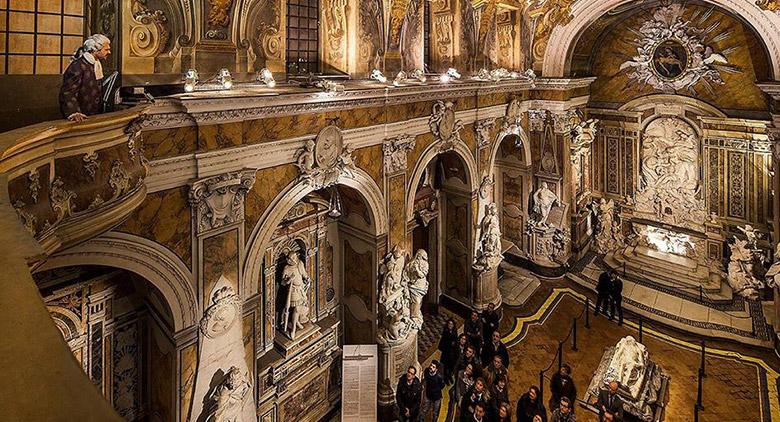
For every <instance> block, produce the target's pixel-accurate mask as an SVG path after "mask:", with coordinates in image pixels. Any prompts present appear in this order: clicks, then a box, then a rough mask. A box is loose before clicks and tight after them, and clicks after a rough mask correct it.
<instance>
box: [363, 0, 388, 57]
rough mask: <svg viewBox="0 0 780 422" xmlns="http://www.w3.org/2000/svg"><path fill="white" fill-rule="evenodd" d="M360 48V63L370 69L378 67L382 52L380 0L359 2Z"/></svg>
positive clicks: (382, 12)
mask: <svg viewBox="0 0 780 422" xmlns="http://www.w3.org/2000/svg"><path fill="white" fill-rule="evenodd" d="M359 7H360V27H361V31H360V34H361V35H360V49H359V52H358V54H359V57H360V63H361V65H363V64H365V65H366V66H367V67H368V69H366V71H370V70H371V69H376V68H379V61H380V59H381V57H382V55H383V54H384V50H385V45H384V39H385V38H384V36H383V34H384V24H383V22H384V9H383V7H382V2H381V1H380V0H365V1H361V2H360V5H359Z"/></svg>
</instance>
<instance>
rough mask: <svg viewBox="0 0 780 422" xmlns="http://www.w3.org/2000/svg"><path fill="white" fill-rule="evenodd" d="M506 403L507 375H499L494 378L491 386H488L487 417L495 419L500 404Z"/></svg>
mask: <svg viewBox="0 0 780 422" xmlns="http://www.w3.org/2000/svg"><path fill="white" fill-rule="evenodd" d="M506 403H509V387H508V386H507V377H506V376H505V375H501V376H499V377H498V378H496V380H495V381H494V382H493V386H492V387H490V409H489V410H488V414H489V415H490V418H489V419H490V420H497V419H498V414H499V410H500V408H501V405H502V404H506Z"/></svg>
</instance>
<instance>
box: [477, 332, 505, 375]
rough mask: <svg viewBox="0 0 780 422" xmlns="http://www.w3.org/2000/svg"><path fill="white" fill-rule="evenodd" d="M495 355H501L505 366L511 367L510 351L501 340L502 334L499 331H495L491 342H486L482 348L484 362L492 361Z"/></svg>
mask: <svg viewBox="0 0 780 422" xmlns="http://www.w3.org/2000/svg"><path fill="white" fill-rule="evenodd" d="M493 356H500V357H501V360H503V361H504V366H506V367H509V351H508V350H507V348H506V345H505V344H504V343H503V342H502V341H501V334H500V333H499V332H498V331H493V333H492V335H491V336H490V343H485V346H484V347H483V348H482V362H492V361H493Z"/></svg>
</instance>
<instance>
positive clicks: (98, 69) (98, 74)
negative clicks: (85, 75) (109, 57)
mask: <svg viewBox="0 0 780 422" xmlns="http://www.w3.org/2000/svg"><path fill="white" fill-rule="evenodd" d="M84 59H85V60H86V61H87V63H89V64H91V65H92V66H95V79H103V65H102V64H101V63H100V60H98V59H96V58H95V56H93V55H92V53H84Z"/></svg>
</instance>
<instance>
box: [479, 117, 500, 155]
mask: <svg viewBox="0 0 780 422" xmlns="http://www.w3.org/2000/svg"><path fill="white" fill-rule="evenodd" d="M495 124H496V119H495V118H489V119H483V120H477V121H476V122H474V132H476V134H477V146H478V147H479V148H482V147H485V146H488V145H490V132H491V131H492V130H493V127H494V126H495Z"/></svg>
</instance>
